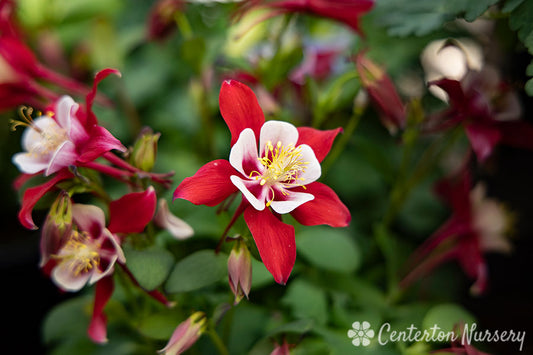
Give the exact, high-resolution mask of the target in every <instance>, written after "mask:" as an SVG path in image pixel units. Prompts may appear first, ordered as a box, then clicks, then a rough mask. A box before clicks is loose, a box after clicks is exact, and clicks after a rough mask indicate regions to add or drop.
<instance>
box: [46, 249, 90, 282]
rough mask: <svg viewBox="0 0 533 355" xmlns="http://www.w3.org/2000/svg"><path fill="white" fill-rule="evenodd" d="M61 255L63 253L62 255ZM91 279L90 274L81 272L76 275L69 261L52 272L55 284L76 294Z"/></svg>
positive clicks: (60, 264)
mask: <svg viewBox="0 0 533 355" xmlns="http://www.w3.org/2000/svg"><path fill="white" fill-rule="evenodd" d="M60 255H61V253H60ZM89 277H91V273H89V272H81V273H79V274H78V275H75V274H74V272H73V270H72V265H71V263H69V262H68V261H64V262H61V263H59V264H58V265H57V266H56V267H55V268H54V270H52V274H51V278H52V281H54V283H55V284H56V285H57V286H59V287H60V288H61V289H63V290H65V291H71V292H76V291H79V290H81V289H82V288H83V286H85V284H86V283H87V281H88V280H89Z"/></svg>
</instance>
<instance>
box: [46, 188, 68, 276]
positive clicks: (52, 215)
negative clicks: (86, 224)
mask: <svg viewBox="0 0 533 355" xmlns="http://www.w3.org/2000/svg"><path fill="white" fill-rule="evenodd" d="M71 229H72V201H71V199H70V196H69V194H68V193H67V192H65V191H63V192H62V193H61V194H60V195H59V196H58V197H57V198H56V200H55V201H54V203H53V204H52V206H51V207H50V211H49V212H48V216H46V220H45V221H44V225H43V230H42V233H41V246H40V249H41V262H40V265H41V267H42V266H44V265H45V264H46V263H47V262H48V260H49V259H50V256H51V255H53V254H55V253H56V252H57V251H58V250H59V248H60V247H61V244H62V242H63V239H64V236H67V235H68V234H69V232H70V230H71Z"/></svg>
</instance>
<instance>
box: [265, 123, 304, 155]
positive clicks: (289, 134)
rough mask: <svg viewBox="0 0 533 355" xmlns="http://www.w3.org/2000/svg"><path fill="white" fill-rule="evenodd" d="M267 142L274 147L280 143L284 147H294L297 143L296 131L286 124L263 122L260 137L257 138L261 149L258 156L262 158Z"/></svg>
mask: <svg viewBox="0 0 533 355" xmlns="http://www.w3.org/2000/svg"><path fill="white" fill-rule="evenodd" d="M267 142H271V143H272V145H274V146H275V145H276V144H277V142H281V144H282V145H283V146H285V147H286V146H288V145H290V144H292V145H293V146H296V143H297V142H298V130H297V129H296V127H294V126H293V125H292V124H290V123H288V122H282V121H268V122H265V124H264V125H263V127H261V135H260V138H259V147H260V149H261V152H260V154H259V156H261V157H262V156H263V153H264V151H265V145H266V144H267Z"/></svg>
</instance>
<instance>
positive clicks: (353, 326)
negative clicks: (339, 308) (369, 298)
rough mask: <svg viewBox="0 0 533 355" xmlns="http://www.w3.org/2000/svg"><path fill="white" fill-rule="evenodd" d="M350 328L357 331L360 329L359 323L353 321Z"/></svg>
mask: <svg viewBox="0 0 533 355" xmlns="http://www.w3.org/2000/svg"><path fill="white" fill-rule="evenodd" d="M352 328H353V329H355V330H359V329H360V328H361V323H359V322H357V321H355V322H353V323H352Z"/></svg>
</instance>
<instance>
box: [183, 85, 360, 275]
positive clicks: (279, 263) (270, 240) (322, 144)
mask: <svg viewBox="0 0 533 355" xmlns="http://www.w3.org/2000/svg"><path fill="white" fill-rule="evenodd" d="M219 103H220V112H221V114H222V117H223V118H224V120H225V121H226V124H227V125H228V128H229V130H230V132H231V136H232V138H231V144H232V149H231V152H230V157H229V161H228V160H224V159H219V160H215V161H212V162H210V163H208V164H206V165H204V166H203V167H202V168H200V170H198V172H197V173H196V174H195V175H194V176H192V177H189V178H186V179H185V180H184V181H183V182H182V183H181V184H180V185H179V186H178V187H177V189H176V190H175V192H174V199H176V198H182V199H186V200H188V201H190V202H192V203H194V204H197V205H208V206H215V205H217V204H219V203H221V202H222V201H224V200H225V199H226V198H227V197H229V196H230V195H232V194H233V193H235V192H239V191H240V192H241V193H242V195H243V197H244V198H243V201H242V203H241V205H240V206H239V207H238V208H237V211H236V212H235V216H234V218H233V219H232V221H231V222H230V225H229V226H228V228H227V230H229V228H230V227H231V225H232V224H233V223H234V222H235V220H236V219H237V217H238V216H239V215H240V214H241V213H242V214H244V219H245V221H246V224H247V225H248V228H249V229H250V232H251V233H252V236H253V238H254V240H255V243H256V245H257V248H258V250H259V254H260V255H261V259H262V260H263V262H264V264H265V266H266V268H267V269H268V270H269V271H270V273H271V274H272V275H273V276H274V279H275V280H276V282H278V283H281V284H285V283H286V282H287V279H288V278H289V275H290V273H291V270H292V268H293V266H294V262H295V259H296V246H295V237H294V228H293V227H292V226H290V225H287V224H285V223H283V222H282V221H281V214H285V213H290V214H291V215H292V216H293V217H294V218H295V219H296V220H297V221H298V222H300V223H302V224H304V225H318V224H327V225H330V226H333V227H345V226H347V225H348V223H349V221H350V219H351V217H350V212H349V211H348V209H347V208H346V206H345V205H344V204H343V203H342V202H341V201H340V199H339V198H338V196H337V195H336V194H335V192H334V191H333V190H331V189H330V188H329V187H327V186H326V185H324V184H321V183H319V182H316V180H317V179H318V178H319V177H320V174H321V169H320V162H321V161H322V160H323V159H324V158H325V157H326V155H327V154H328V152H329V150H330V148H331V145H332V143H333V140H334V139H335V137H336V136H337V134H338V133H339V132H340V131H341V129H340V128H338V129H335V130H329V131H320V130H317V129H313V128H309V127H300V128H296V127H294V126H293V125H291V124H289V123H287V122H280V121H268V122H265V118H264V115H263V111H262V110H261V107H260V106H259V104H258V102H257V98H256V97H255V95H254V93H253V92H252V90H251V89H250V88H249V87H247V86H246V85H244V84H242V83H240V82H238V81H234V80H229V81H225V82H224V83H223V84H222V88H221V91H220V97H219ZM258 144H259V146H258ZM227 230H226V231H225V232H224V236H225V234H226V232H227Z"/></svg>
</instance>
